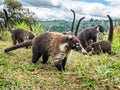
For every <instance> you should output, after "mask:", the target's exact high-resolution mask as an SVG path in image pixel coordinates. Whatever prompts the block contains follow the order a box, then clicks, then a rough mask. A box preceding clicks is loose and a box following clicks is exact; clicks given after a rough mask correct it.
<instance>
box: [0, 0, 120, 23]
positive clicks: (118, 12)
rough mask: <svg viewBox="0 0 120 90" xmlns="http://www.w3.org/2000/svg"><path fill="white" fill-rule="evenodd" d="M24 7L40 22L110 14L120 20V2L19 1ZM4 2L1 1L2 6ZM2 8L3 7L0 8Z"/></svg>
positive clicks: (101, 0)
mask: <svg viewBox="0 0 120 90" xmlns="http://www.w3.org/2000/svg"><path fill="white" fill-rule="evenodd" d="M18 1H19V2H21V3H22V5H23V7H25V8H29V9H30V10H31V11H32V12H34V13H35V15H36V16H37V17H38V18H39V19H40V20H44V21H46V20H72V19H73V13H72V12H71V9H73V10H74V11H75V12H76V19H80V18H81V17H83V16H85V19H91V18H94V19H106V18H107V17H106V15H107V14H109V15H110V16H111V17H113V18H118V19H119V18H120V0H18ZM2 4H3V0H0V5H2ZM0 7H1V6H0Z"/></svg>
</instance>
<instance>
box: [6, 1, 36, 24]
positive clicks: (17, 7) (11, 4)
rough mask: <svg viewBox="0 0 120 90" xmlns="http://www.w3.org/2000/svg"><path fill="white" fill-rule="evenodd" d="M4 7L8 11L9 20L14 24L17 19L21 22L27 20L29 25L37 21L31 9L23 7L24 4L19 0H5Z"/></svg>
mask: <svg viewBox="0 0 120 90" xmlns="http://www.w3.org/2000/svg"><path fill="white" fill-rule="evenodd" d="M4 8H5V9H6V10H7V11H8V14H9V20H10V21H11V23H12V24H15V23H16V21H17V22H19V23H21V22H25V23H26V24H27V25H31V24H33V23H34V22H36V17H35V14H34V13H33V12H30V11H29V9H26V8H23V6H22V4H21V3H20V2H18V1H17V0H4Z"/></svg>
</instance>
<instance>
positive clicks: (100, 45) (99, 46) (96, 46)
mask: <svg viewBox="0 0 120 90" xmlns="http://www.w3.org/2000/svg"><path fill="white" fill-rule="evenodd" d="M107 17H108V18H109V21H110V30H109V36H108V41H105V40H102V41H99V42H95V43H92V44H90V45H89V46H88V47H87V48H86V50H87V52H89V51H92V53H93V54H99V53H100V52H103V53H105V52H107V53H108V54H111V42H112V39H113V21H112V19H111V17H110V16H109V15H107Z"/></svg>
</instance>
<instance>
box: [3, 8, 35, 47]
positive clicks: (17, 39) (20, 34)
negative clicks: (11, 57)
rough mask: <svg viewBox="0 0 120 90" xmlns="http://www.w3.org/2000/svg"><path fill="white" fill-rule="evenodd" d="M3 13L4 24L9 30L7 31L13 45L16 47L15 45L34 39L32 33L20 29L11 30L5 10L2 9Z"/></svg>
mask: <svg viewBox="0 0 120 90" xmlns="http://www.w3.org/2000/svg"><path fill="white" fill-rule="evenodd" d="M3 11H4V13H5V18H6V20H5V21H6V24H7V27H8V29H9V31H10V32H11V37H12V41H13V45H16V44H17V43H21V42H24V41H27V40H30V39H33V38H34V37H35V35H34V33H33V32H31V31H28V30H24V29H21V28H16V29H12V28H11V26H10V24H9V20H8V19H9V18H8V14H7V11H6V10H5V9H3Z"/></svg>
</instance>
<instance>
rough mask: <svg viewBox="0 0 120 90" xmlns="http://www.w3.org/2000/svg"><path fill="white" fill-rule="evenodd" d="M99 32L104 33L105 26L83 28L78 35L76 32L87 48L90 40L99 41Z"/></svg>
mask: <svg viewBox="0 0 120 90" xmlns="http://www.w3.org/2000/svg"><path fill="white" fill-rule="evenodd" d="M99 32H102V33H104V27H103V26H101V25H98V26H96V27H91V28H87V29H85V30H83V31H82V32H81V33H80V34H79V35H77V32H76V36H77V37H78V39H79V40H80V41H81V44H82V46H83V48H86V47H87V44H88V41H89V40H93V42H96V41H97V34H98V33H99Z"/></svg>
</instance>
